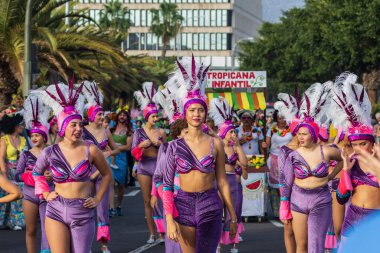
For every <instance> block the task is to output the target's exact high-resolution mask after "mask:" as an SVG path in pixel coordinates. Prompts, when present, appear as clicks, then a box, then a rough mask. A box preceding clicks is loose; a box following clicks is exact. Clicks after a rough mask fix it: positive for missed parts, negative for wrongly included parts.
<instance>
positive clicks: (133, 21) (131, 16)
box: [129, 10, 136, 26]
mask: <svg viewBox="0 0 380 253" xmlns="http://www.w3.org/2000/svg"><path fill="white" fill-rule="evenodd" d="M135 11H136V10H130V11H129V19H130V22H131V26H135V24H136V22H135Z"/></svg>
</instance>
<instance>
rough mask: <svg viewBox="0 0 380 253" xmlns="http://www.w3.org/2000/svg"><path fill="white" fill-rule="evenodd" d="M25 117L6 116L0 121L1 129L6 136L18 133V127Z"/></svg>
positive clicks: (16, 115)
mask: <svg viewBox="0 0 380 253" xmlns="http://www.w3.org/2000/svg"><path fill="white" fill-rule="evenodd" d="M23 120H24V117H22V116H21V115H20V114H15V115H12V116H8V115H4V117H3V118H2V120H1V121H0V128H1V131H2V132H3V133H4V134H13V133H14V132H15V131H16V126H18V125H19V124H20V123H21V122H22V121H23Z"/></svg>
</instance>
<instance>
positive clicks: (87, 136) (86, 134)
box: [82, 127, 108, 151]
mask: <svg viewBox="0 0 380 253" xmlns="http://www.w3.org/2000/svg"><path fill="white" fill-rule="evenodd" d="M104 136H105V137H104V139H103V140H102V141H101V142H98V140H97V139H96V138H95V136H94V135H92V133H91V132H90V131H88V130H87V129H86V128H85V127H84V128H83V136H82V138H83V140H86V141H90V142H92V143H93V144H94V145H95V146H97V147H98V148H99V149H100V150H101V151H105V150H106V148H107V145H108V137H107V135H106V134H104Z"/></svg>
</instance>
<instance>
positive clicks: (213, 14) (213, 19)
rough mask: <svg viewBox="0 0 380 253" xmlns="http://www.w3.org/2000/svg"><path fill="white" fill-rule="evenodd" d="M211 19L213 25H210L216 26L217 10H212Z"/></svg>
mask: <svg viewBox="0 0 380 253" xmlns="http://www.w3.org/2000/svg"><path fill="white" fill-rule="evenodd" d="M210 16H211V17H210V19H211V23H210V26H213V27H214V26H216V10H211V12H210Z"/></svg>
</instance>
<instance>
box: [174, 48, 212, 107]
mask: <svg viewBox="0 0 380 253" xmlns="http://www.w3.org/2000/svg"><path fill="white" fill-rule="evenodd" d="M209 67H210V66H207V67H206V66H204V65H203V64H202V63H198V62H197V61H195V58H194V55H192V57H184V58H182V59H181V60H178V59H177V69H176V70H175V72H174V73H173V74H172V75H171V77H170V79H172V78H174V79H175V80H176V81H175V82H169V84H168V85H170V84H172V85H176V86H177V87H178V88H177V89H176V90H175V91H176V97H177V98H178V99H179V100H180V101H182V105H183V107H184V111H186V110H187V108H188V107H189V106H190V105H191V104H194V103H200V104H202V105H203V107H204V108H205V109H206V110H207V103H206V98H205V88H206V84H207V72H208V70H209Z"/></svg>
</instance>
